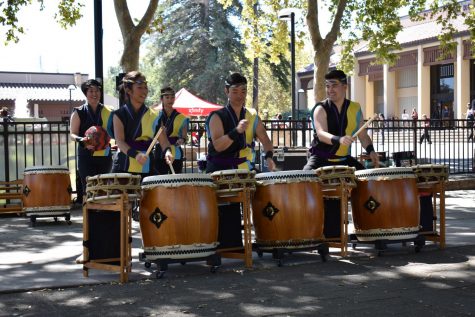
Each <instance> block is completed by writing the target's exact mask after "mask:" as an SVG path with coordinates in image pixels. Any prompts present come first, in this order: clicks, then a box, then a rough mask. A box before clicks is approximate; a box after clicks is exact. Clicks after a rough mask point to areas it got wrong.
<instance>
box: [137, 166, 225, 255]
mask: <svg viewBox="0 0 475 317" xmlns="http://www.w3.org/2000/svg"><path fill="white" fill-rule="evenodd" d="M215 187H216V186H215V185H214V183H213V180H212V178H211V176H209V175H205V174H173V175H161V176H149V177H146V178H144V180H143V182H142V191H143V193H142V200H141V201H140V230H141V233H142V242H143V248H144V255H145V257H146V258H147V259H148V260H154V259H164V258H170V259H186V258H198V257H205V256H209V255H212V254H214V253H216V247H217V244H218V243H217V239H218V205H217V198H216V188H215Z"/></svg>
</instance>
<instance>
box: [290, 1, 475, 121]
mask: <svg viewBox="0 0 475 317" xmlns="http://www.w3.org/2000/svg"><path fill="white" fill-rule="evenodd" d="M469 4H470V1H462V2H461V5H462V10H468V9H469ZM452 22H453V25H454V27H455V29H456V30H457V32H456V34H455V36H454V40H455V41H456V43H457V49H456V51H455V52H453V53H451V54H443V52H442V49H441V47H440V42H439V40H438V38H437V36H438V35H439V34H441V32H442V28H441V26H440V25H439V24H437V23H436V21H435V19H430V18H429V17H428V16H426V19H425V20H423V21H417V22H413V21H411V20H410V18H409V16H406V17H402V18H401V23H402V24H403V26H404V28H403V30H402V31H401V32H400V33H399V34H398V36H397V40H398V42H399V43H400V44H401V47H402V49H401V50H400V51H399V52H397V54H398V56H399V58H398V60H397V62H396V64H395V65H391V66H390V65H377V64H374V62H375V60H376V59H375V54H374V53H373V52H370V51H369V50H368V47H367V46H366V45H365V44H364V43H361V45H360V47H359V48H358V49H357V50H356V51H355V57H356V63H355V69H354V71H353V74H354V75H353V76H352V77H351V81H350V84H349V94H348V96H349V97H350V98H351V99H352V100H355V101H357V102H359V103H360V104H361V105H362V107H363V111H364V112H365V114H366V116H367V117H369V116H371V115H372V114H373V113H383V114H384V115H385V117H386V118H391V117H397V118H400V116H401V113H403V111H404V110H406V112H407V113H411V111H412V109H413V108H416V110H417V112H418V113H419V114H420V115H422V114H427V116H428V117H431V118H433V119H440V118H442V117H443V116H444V115H445V114H446V113H447V112H448V114H449V116H450V117H451V118H465V113H466V112H467V103H469V102H471V100H473V99H475V64H474V62H475V60H474V59H473V57H472V55H473V53H475V52H474V49H473V47H472V45H471V41H470V33H469V29H468V26H467V25H466V24H465V23H464V21H463V17H462V16H461V15H459V16H458V18H457V19H455V21H452ZM335 55H336V54H335ZM335 64H336V62H335V61H334V65H335ZM334 65H333V67H334ZM310 74H311V75H310ZM298 76H299V80H298V82H299V84H300V85H299V86H300V87H301V88H303V89H304V90H306V91H307V94H312V93H313V91H310V90H311V89H312V88H313V65H310V66H309V67H307V68H306V69H305V70H302V71H301V72H298ZM310 77H311V78H310ZM444 109H445V111H444Z"/></svg>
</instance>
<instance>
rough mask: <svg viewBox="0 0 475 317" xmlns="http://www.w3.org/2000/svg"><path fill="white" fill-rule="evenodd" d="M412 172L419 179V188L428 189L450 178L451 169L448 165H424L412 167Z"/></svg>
mask: <svg viewBox="0 0 475 317" xmlns="http://www.w3.org/2000/svg"><path fill="white" fill-rule="evenodd" d="M412 170H413V171H414V173H415V174H416V177H417V185H418V186H419V187H427V186H431V185H434V184H439V183H443V182H445V181H447V180H448V178H449V167H448V166H447V165H441V164H440V165H438V164H423V165H415V166H412Z"/></svg>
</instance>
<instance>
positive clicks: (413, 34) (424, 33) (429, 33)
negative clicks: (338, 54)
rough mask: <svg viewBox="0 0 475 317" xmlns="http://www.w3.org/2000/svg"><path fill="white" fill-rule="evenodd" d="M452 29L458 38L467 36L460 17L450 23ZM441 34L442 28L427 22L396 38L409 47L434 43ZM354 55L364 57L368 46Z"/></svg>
mask: <svg viewBox="0 0 475 317" xmlns="http://www.w3.org/2000/svg"><path fill="white" fill-rule="evenodd" d="M452 23H453V26H454V28H455V29H456V30H457V31H458V36H463V35H464V34H465V33H467V35H468V26H467V25H466V24H465V22H464V18H463V17H462V16H458V17H457V18H456V19H455V20H453V21H452ZM439 34H442V26H441V25H440V24H437V21H435V20H434V21H427V22H423V23H418V24H413V25H409V26H406V27H405V28H403V29H402V31H401V32H399V34H398V35H397V37H396V41H398V42H399V43H400V44H401V46H402V47H410V46H415V45H419V44H421V43H428V42H436V41H438V40H437V36H438V35H439ZM355 52H356V55H357V56H358V55H364V54H365V53H369V52H368V46H367V45H363V46H362V47H360V49H358V50H355Z"/></svg>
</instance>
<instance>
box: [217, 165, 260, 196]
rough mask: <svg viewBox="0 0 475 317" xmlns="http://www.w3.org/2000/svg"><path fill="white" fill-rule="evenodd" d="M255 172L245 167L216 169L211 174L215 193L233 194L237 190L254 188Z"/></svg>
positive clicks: (221, 194)
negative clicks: (215, 187)
mask: <svg viewBox="0 0 475 317" xmlns="http://www.w3.org/2000/svg"><path fill="white" fill-rule="evenodd" d="M255 175H256V172H255V171H250V170H246V169H230V170H222V171H216V172H214V173H212V174H211V178H212V179H213V181H214V183H215V184H216V186H218V188H217V189H216V194H217V195H218V196H219V197H228V196H235V195H236V193H237V192H240V191H243V190H244V189H245V188H249V190H250V191H254V190H255V189H256V179H255Z"/></svg>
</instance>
